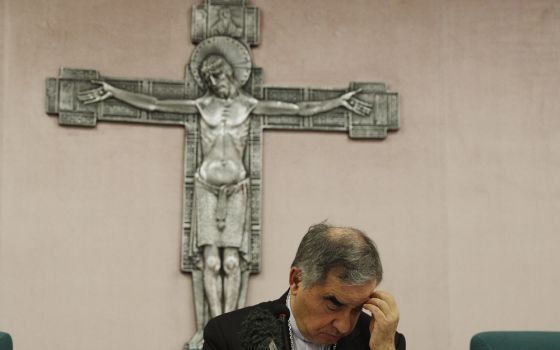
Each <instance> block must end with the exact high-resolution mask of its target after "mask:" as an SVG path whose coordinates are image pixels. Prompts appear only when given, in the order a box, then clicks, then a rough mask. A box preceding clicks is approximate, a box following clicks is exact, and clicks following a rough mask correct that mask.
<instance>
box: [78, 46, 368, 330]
mask: <svg viewBox="0 0 560 350" xmlns="http://www.w3.org/2000/svg"><path fill="white" fill-rule="evenodd" d="M217 49H219V47H218V48H216V50H217ZM199 74H200V77H201V78H202V79H203V80H204V82H205V84H206V87H207V92H206V94H205V95H203V96H201V97H200V98H198V99H195V100H159V99H157V98H155V97H153V96H148V95H143V94H138V93H133V92H129V91H125V90H121V89H118V88H116V87H114V86H111V85H110V84H108V83H106V82H103V81H94V82H95V83H97V84H99V85H101V87H99V88H96V89H93V90H88V91H83V92H81V93H80V94H79V95H78V98H79V99H80V100H81V101H82V102H84V103H85V104H90V103H97V102H100V101H103V100H105V99H108V98H115V99H117V100H120V101H123V102H126V103H128V104H130V105H132V106H134V107H137V108H140V109H144V110H148V111H160V112H170V113H184V114H195V113H198V114H199V115H200V119H199V120H200V135H201V143H202V160H201V164H200V166H199V168H198V170H197V174H196V176H195V191H194V192H195V194H194V205H193V207H194V208H195V209H194V210H193V216H194V217H193V220H192V221H193V227H196V229H195V230H194V231H193V232H194V233H193V236H194V237H193V242H192V244H191V246H193V249H194V250H196V251H198V252H200V253H198V254H199V255H202V259H201V260H202V271H203V280H204V291H205V300H207V301H208V305H209V309H210V314H211V316H212V317H215V316H218V315H220V314H221V313H222V312H228V311H232V310H235V309H237V308H238V305H241V304H242V301H240V300H239V299H240V293H239V291H240V287H241V286H240V284H241V282H240V280H241V268H242V264H243V260H244V257H246V256H247V255H248V253H249V247H248V245H249V241H248V233H249V228H248V227H247V226H248V224H249V220H247V217H248V213H249V212H248V210H249V209H250V208H249V206H248V189H249V188H248V182H249V178H248V176H247V170H246V169H245V165H244V159H243V155H244V154H245V148H246V147H247V142H248V141H247V138H248V132H249V125H250V116H251V115H255V114H257V115H259V114H261V115H262V114H265V115H268V116H278V115H300V116H307V115H313V114H316V113H321V112H325V111H328V110H331V109H334V108H337V107H345V108H347V109H349V110H351V111H354V112H356V113H358V114H361V113H362V112H363V110H360V108H361V107H360V105H359V103H357V101H356V100H354V99H352V97H353V96H354V95H355V94H356V93H357V92H358V91H353V92H349V93H346V94H344V95H342V96H340V97H338V98H335V99H331V100H325V101H314V102H301V103H286V102H281V101H260V100H257V99H256V98H254V97H252V96H251V95H249V94H247V93H246V92H245V91H243V90H242V89H241V87H240V85H241V84H240V83H239V81H238V80H236V77H235V76H234V69H233V67H232V65H231V64H230V63H229V62H228V61H227V60H226V59H225V58H224V57H223V56H222V55H219V54H209V55H208V56H207V57H205V58H204V60H203V61H202V63H201V64H200V68H199ZM222 300H223V302H222ZM243 302H244V301H243ZM201 331H202V330H200V332H199V335H198V336H199V337H201ZM195 337H196V335H195Z"/></svg>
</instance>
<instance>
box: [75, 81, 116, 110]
mask: <svg viewBox="0 0 560 350" xmlns="http://www.w3.org/2000/svg"><path fill="white" fill-rule="evenodd" d="M91 82H92V83H95V84H98V85H101V86H100V87H98V88H96V89H92V90H85V91H81V92H79V93H78V100H80V101H82V102H83V103H84V104H85V105H88V104H90V103H97V102H101V101H103V100H106V99H108V98H109V97H112V96H113V91H114V89H115V88H114V87H113V86H112V85H110V84H108V83H106V82H104V81H100V80H92V81H91Z"/></svg>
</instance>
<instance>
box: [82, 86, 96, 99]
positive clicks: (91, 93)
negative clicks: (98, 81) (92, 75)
mask: <svg viewBox="0 0 560 350" xmlns="http://www.w3.org/2000/svg"><path fill="white" fill-rule="evenodd" d="M97 91H99V88H96V89H91V90H84V91H80V92H78V97H80V96H90V95H95V94H96V93H97Z"/></svg>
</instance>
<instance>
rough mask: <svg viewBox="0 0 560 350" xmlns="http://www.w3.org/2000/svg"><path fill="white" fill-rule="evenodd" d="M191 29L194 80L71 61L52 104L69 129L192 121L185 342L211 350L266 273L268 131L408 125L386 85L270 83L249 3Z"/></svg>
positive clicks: (53, 82) (209, 0)
mask: <svg viewBox="0 0 560 350" xmlns="http://www.w3.org/2000/svg"><path fill="white" fill-rule="evenodd" d="M191 31H192V33H191V34H192V35H191V36H192V42H193V43H194V44H196V47H195V49H194V51H193V52H192V55H191V59H190V62H188V63H187V66H186V69H185V72H186V73H185V80H184V81H169V80H155V79H154V80H151V79H147V80H138V79H120V78H112V77H105V76H102V75H100V74H99V73H98V72H97V71H95V70H84V69H67V68H61V70H60V74H59V76H58V77H56V78H48V79H47V84H46V94H47V107H46V108H47V113H48V114H50V115H58V121H59V124H60V125H66V126H82V127H94V126H95V125H96V124H97V122H98V121H109V122H110V121H112V122H131V123H146V124H161V125H177V126H182V127H184V128H185V131H186V132H185V150H184V159H185V165H184V182H183V210H182V212H183V221H182V222H183V225H182V242H181V247H182V248H181V271H183V272H186V273H191V274H192V279H193V288H194V291H193V296H194V304H195V316H196V332H195V334H194V336H192V338H191V339H190V341H189V342H187V343H186V344H185V347H184V349H201V348H202V341H203V340H202V331H203V328H204V326H205V324H206V322H207V321H208V320H209V318H211V317H214V316H217V315H219V314H221V313H223V312H228V311H232V310H235V309H237V308H241V307H243V306H244V305H245V299H246V295H247V285H248V279H249V275H250V274H254V273H258V272H259V270H260V245H261V234H262V232H261V182H262V158H261V154H262V135H263V130H264V129H289V130H320V131H341V132H348V134H349V136H350V137H351V138H356V139H382V138H385V137H386V135H387V131H388V130H392V131H394V130H398V128H399V109H398V104H399V101H398V94H397V93H394V92H388V91H387V88H386V85H385V84H384V83H370V82H352V83H350V85H349V87H348V88H341V89H317V88H298V87H295V88H286V87H269V86H263V83H262V69H261V68H258V67H256V66H255V65H254V64H253V61H252V56H251V47H254V46H257V45H258V44H259V38H260V13H259V9H258V8H256V7H254V6H250V5H248V4H247V3H246V0H229V1H228V0H205V1H204V2H203V3H202V4H200V5H197V6H194V7H193V10H192V28H191Z"/></svg>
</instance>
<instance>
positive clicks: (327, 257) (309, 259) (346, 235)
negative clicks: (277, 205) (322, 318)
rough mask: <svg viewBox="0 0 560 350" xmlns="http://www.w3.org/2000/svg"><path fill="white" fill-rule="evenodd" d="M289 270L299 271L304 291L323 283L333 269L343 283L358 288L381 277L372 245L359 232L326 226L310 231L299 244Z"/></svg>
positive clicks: (349, 228)
mask: <svg viewBox="0 0 560 350" xmlns="http://www.w3.org/2000/svg"><path fill="white" fill-rule="evenodd" d="M292 267H297V268H299V269H300V270H301V272H302V277H301V278H302V282H303V286H304V288H311V287H313V286H314V285H316V284H318V283H322V282H324V281H325V280H326V278H327V275H328V273H329V272H330V271H333V269H335V270H336V273H337V274H338V276H337V277H338V278H339V280H340V281H341V282H342V283H344V284H349V285H360V284H364V283H367V282H371V281H375V282H376V283H377V284H379V283H380V282H381V279H382V278H383V267H382V265H381V259H380V258H379V252H378V251H377V247H376V246H375V243H373V241H372V240H371V239H370V238H369V237H368V236H366V235H365V233H363V232H362V231H360V230H358V229H355V228H351V227H335V226H331V225H329V224H326V223H320V224H317V225H313V226H311V227H310V228H309V230H308V231H307V233H306V234H305V236H304V237H303V239H302V240H301V243H300V244H299V247H298V250H297V253H296V257H295V258H294V261H293V262H292Z"/></svg>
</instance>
